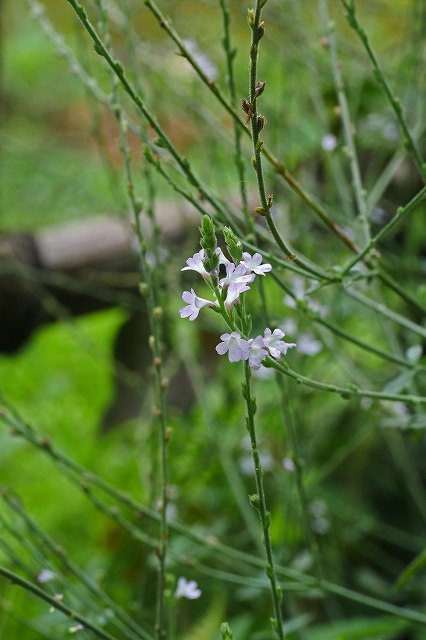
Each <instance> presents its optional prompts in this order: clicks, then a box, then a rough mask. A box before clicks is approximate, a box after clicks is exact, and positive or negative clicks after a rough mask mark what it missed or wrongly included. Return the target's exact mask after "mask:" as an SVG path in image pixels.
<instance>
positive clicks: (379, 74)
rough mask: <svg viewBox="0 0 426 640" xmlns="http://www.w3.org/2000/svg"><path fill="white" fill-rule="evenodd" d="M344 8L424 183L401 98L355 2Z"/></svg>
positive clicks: (346, 3)
mask: <svg viewBox="0 0 426 640" xmlns="http://www.w3.org/2000/svg"><path fill="white" fill-rule="evenodd" d="M341 2H342V4H343V6H344V7H345V9H346V18H347V21H348V23H349V25H350V26H351V27H352V29H354V31H355V32H356V33H357V35H358V37H359V38H360V40H361V42H362V43H363V45H364V48H365V51H366V53H367V55H368V57H369V59H370V62H371V63H372V66H373V73H374V76H375V78H376V80H377V81H378V83H379V84H380V85H381V86H382V88H383V90H384V92H385V94H386V96H387V98H388V100H389V102H390V104H391V106H392V109H393V110H394V113H395V116H396V118H397V120H398V122H399V126H400V128H401V131H402V134H403V136H404V143H405V146H406V147H407V149H408V150H409V151H410V153H411V155H412V156H413V159H414V162H415V164H416V166H417V169H418V171H419V174H420V176H421V177H422V178H423V181H424V180H425V179H426V166H425V164H424V160H423V157H422V155H421V153H420V151H419V149H418V147H417V144H416V142H415V140H414V138H413V136H412V135H411V132H410V130H409V128H408V125H407V121H406V119H405V116H404V112H403V109H402V106H401V102H400V100H399V98H397V97H396V96H395V95H394V93H393V91H392V89H391V88H390V85H389V83H388V81H387V79H386V76H385V74H384V72H383V69H382V67H381V65H380V63H379V60H378V58H377V56H376V54H375V52H374V50H373V47H372V46H371V44H370V40H369V38H368V36H367V34H366V32H365V31H364V29H363V27H362V26H361V24H360V23H359V21H358V17H357V14H356V9H355V2H354V0H341Z"/></svg>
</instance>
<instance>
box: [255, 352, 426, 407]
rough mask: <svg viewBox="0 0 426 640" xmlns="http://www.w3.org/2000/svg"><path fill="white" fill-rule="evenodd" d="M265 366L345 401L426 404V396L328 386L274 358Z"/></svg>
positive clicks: (268, 359) (266, 361) (265, 362)
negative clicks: (359, 399)
mask: <svg viewBox="0 0 426 640" xmlns="http://www.w3.org/2000/svg"><path fill="white" fill-rule="evenodd" d="M264 364H266V365H267V366H269V367H271V368H272V369H276V370H277V371H280V372H281V373H283V374H284V375H286V376H288V377H290V378H293V380H296V382H297V383H298V384H302V385H304V386H306V387H312V388H313V389H318V390H320V391H330V392H331V393H338V394H339V395H341V396H342V398H344V399H345V400H346V399H348V398H374V399H375V400H392V401H393V402H411V403H413V404H426V396H415V395H410V394H406V395H405V394H402V393H387V392H386V391H371V390H370V389H361V388H359V387H357V386H356V385H348V386H347V387H340V386H338V385H335V384H328V383H326V382H320V381H319V380H314V379H312V378H308V377H307V376H304V375H302V374H300V373H298V372H297V371H293V369H291V368H290V367H289V366H288V365H287V364H284V362H280V361H277V360H274V359H273V358H270V357H268V358H266V359H265V360H264Z"/></svg>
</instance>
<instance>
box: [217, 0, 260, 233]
mask: <svg viewBox="0 0 426 640" xmlns="http://www.w3.org/2000/svg"><path fill="white" fill-rule="evenodd" d="M219 3H220V8H221V12H222V23H223V40H222V43H223V48H224V49H225V54H226V65H227V71H228V88H229V96H230V99H231V104H232V106H233V108H234V110H235V111H237V91H236V86H235V75H234V64H233V61H234V58H235V55H236V53H237V51H236V49H233V48H232V43H231V30H230V18H229V6H228V2H227V0H219ZM232 123H233V126H234V145H235V166H236V168H237V173H238V184H239V187H240V196H241V206H242V210H243V215H244V219H245V223H246V229H247V231H249V232H251V233H253V232H254V223H253V219H252V218H251V216H250V212H249V206H248V199H247V191H246V175H245V174H246V172H245V165H244V159H243V153H242V148H241V136H242V130H241V127H240V126H239V124H238V123H237V121H236V120H235V118H233V119H232Z"/></svg>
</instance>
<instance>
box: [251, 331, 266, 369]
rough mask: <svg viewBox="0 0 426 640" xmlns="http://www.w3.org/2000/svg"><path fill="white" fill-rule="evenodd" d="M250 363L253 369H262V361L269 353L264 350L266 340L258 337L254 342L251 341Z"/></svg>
mask: <svg viewBox="0 0 426 640" xmlns="http://www.w3.org/2000/svg"><path fill="white" fill-rule="evenodd" d="M247 353H248V361H249V365H250V367H251V368H252V369H260V366H261V363H262V360H264V359H265V358H266V357H267V355H268V352H267V351H266V349H264V339H263V338H262V336H257V337H256V338H255V339H254V340H249V348H248V352H247Z"/></svg>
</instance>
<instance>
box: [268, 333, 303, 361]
mask: <svg viewBox="0 0 426 640" xmlns="http://www.w3.org/2000/svg"><path fill="white" fill-rule="evenodd" d="M263 335H264V346H265V347H266V348H267V349H268V351H269V353H270V354H271V356H272V357H273V358H280V357H281V354H284V355H286V354H287V350H288V349H290V348H292V347H295V346H296V345H295V343H294V342H284V341H283V340H281V338H283V337H284V332H283V331H281V329H274V332H272V331H271V330H270V329H265V332H264V334H263Z"/></svg>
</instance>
